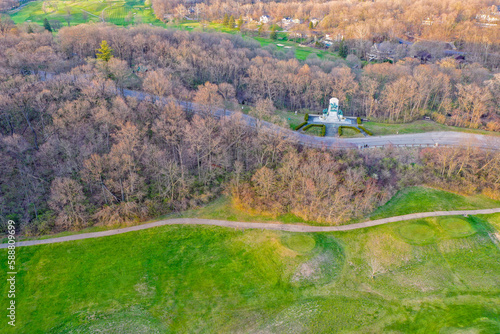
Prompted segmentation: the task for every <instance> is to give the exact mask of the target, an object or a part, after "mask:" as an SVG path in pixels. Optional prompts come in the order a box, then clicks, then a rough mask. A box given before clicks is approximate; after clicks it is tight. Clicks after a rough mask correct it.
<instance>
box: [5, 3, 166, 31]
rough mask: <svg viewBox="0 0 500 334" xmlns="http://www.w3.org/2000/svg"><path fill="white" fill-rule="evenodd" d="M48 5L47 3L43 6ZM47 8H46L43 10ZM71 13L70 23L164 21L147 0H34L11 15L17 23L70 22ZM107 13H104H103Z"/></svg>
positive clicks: (118, 23)
mask: <svg viewBox="0 0 500 334" xmlns="http://www.w3.org/2000/svg"><path fill="white" fill-rule="evenodd" d="M44 4H45V5H44ZM44 8H45V9H44ZM68 13H69V14H70V15H71V19H70V24H71V25H76V24H79V23H85V22H102V18H103V17H104V20H105V21H106V22H110V23H114V24H117V25H128V24H133V23H139V22H141V23H155V24H159V23H161V22H160V21H159V20H157V19H156V17H155V16H154V12H153V9H152V8H151V6H149V7H146V6H145V5H144V1H140V0H137V1H134V0H113V1H74V0H57V1H45V2H44V1H33V2H29V3H28V4H27V5H26V6H24V7H22V8H21V9H20V10H17V11H16V10H15V11H13V12H12V13H11V14H10V17H11V18H12V20H14V22H15V23H22V22H34V23H38V24H43V20H44V19H45V18H47V19H48V20H49V21H50V20H58V21H60V22H61V23H62V25H63V26H65V25H67V21H66V17H67V15H68ZM103 13H104V16H103Z"/></svg>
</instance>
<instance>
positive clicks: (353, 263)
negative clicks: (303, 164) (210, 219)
mask: <svg viewBox="0 0 500 334" xmlns="http://www.w3.org/2000/svg"><path fill="white" fill-rule="evenodd" d="M499 217H500V215H490V216H483V217H481V218H478V217H469V218H463V217H456V218H453V217H451V218H450V217H444V218H443V219H441V218H432V219H420V220H416V221H408V222H403V223H396V224H390V225H386V226H379V227H374V228H369V229H364V230H358V231H351V232H343V233H338V232H337V233H316V234H300V235H297V234H293V233H287V232H280V231H259V230H246V231H241V230H238V231H236V230H233V229H227V228H220V227H208V226H165V227H159V228H154V229H150V230H144V231H140V232H133V233H125V234H121V235H117V236H112V237H105V238H98V239H89V240H82V241H78V242H67V243H62V244H53V245H45V246H31V247H21V248H18V266H19V269H18V271H19V273H18V275H17V286H18V287H22V289H19V291H18V293H17V296H16V302H17V303H18V304H17V305H19V307H18V309H17V321H18V323H17V326H16V328H15V330H13V329H12V328H8V327H10V326H8V325H7V324H6V322H2V323H1V324H0V331H1V332H2V333H14V332H15V333H18V332H26V333H35V332H43V333H64V332H72V333H87V332H105V333H139V332H141V333H144V332H148V333H165V332H166V333H171V332H219V333H220V332H236V331H238V330H241V328H245V330H246V332H250V333H256V332H267V333H283V332H287V333H291V332H293V333H313V332H314V333H316V332H317V333H319V332H325V333H326V332H339V331H355V332H371V333H381V332H391V331H392V332H395V333H419V332H420V333H436V332H441V333H457V332H459V331H463V332H471V333H472V332H481V333H497V332H498V331H500V320H499V319H500V297H499V293H500V282H499V281H498V276H499V275H500V263H499V261H498V257H499V256H500V250H499V248H498V246H496V245H495V243H494V242H493V241H492V239H491V236H490V235H491V231H492V229H493V228H494V226H496V224H497V222H498V221H499ZM450 219H454V220H455V221H454V222H453V221H450ZM457 228H458V230H460V231H461V235H460V236H457V234H456V233H455V230H456V229H457ZM463 231H467V233H464V232H463ZM0 254H2V256H3V257H5V256H6V252H5V250H4V251H2V252H0ZM5 266H6V261H0V268H1V270H3V271H4V272H6V271H7V268H6V267H5ZM1 289H2V291H3V293H2V297H0V298H2V305H5V302H6V300H5V296H6V293H5V292H6V289H7V286H6V283H5V281H4V283H2V288H1Z"/></svg>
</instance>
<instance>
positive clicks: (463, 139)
mask: <svg viewBox="0 0 500 334" xmlns="http://www.w3.org/2000/svg"><path fill="white" fill-rule="evenodd" d="M39 77H40V80H42V81H46V80H51V79H52V78H53V77H54V75H53V74H52V73H47V72H43V71H40V72H39ZM121 93H123V95H124V96H127V97H134V98H137V99H138V100H144V99H147V98H155V99H157V98H158V97H155V96H151V95H150V94H147V93H144V92H141V91H134V90H129V89H124V90H123V91H122V92H120V91H119V90H117V91H116V94H121ZM162 101H164V102H169V101H174V102H175V103H177V104H178V105H180V106H181V107H182V108H183V109H184V110H187V111H192V112H198V111H199V110H200V109H202V108H201V106H199V105H197V104H196V103H192V102H186V101H180V100H169V99H167V98H162ZM235 113H237V112H235V111H232V110H224V109H216V110H214V111H213V114H214V116H216V117H225V116H231V115H233V114H235ZM242 117H243V119H244V120H245V121H246V122H247V124H248V125H249V126H251V127H255V126H257V124H259V125H260V126H263V127H266V128H269V129H270V130H272V131H275V132H276V135H281V136H283V137H286V138H288V139H289V140H291V141H294V142H296V143H299V144H301V145H304V146H308V147H316V148H327V149H332V148H359V149H362V148H373V147H383V146H405V147H412V146H420V147H421V146H424V147H425V146H434V147H436V146H462V147H478V148H483V149H488V150H500V136H487V135H479V134H472V133H466V132H453V131H443V132H425V133H415V134H401V135H389V136H371V137H364V138H335V137H315V136H309V135H306V134H303V133H299V132H296V131H292V130H290V129H284V128H281V127H279V126H277V125H275V124H272V123H269V122H266V121H262V120H257V119H255V118H254V117H252V116H249V115H246V114H242Z"/></svg>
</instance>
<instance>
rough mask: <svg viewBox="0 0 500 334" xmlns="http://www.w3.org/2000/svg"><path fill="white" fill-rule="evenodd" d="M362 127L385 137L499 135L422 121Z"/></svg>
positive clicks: (492, 132) (373, 123) (364, 124)
mask: <svg viewBox="0 0 500 334" xmlns="http://www.w3.org/2000/svg"><path fill="white" fill-rule="evenodd" d="M363 126H364V127H365V128H366V129H368V130H369V131H371V132H372V133H373V135H375V136H386V135H395V134H400V135H401V134H406V133H423V132H431V131H458V132H469V133H477V134H483V135H490V136H491V135H493V136H498V135H500V133H499V132H494V131H486V130H478V129H468V128H459V127H456V126H448V125H444V124H440V123H436V122H433V121H424V120H419V121H414V122H411V123H402V124H388V123H377V122H366V123H363Z"/></svg>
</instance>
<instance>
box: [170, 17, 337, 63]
mask: <svg viewBox="0 0 500 334" xmlns="http://www.w3.org/2000/svg"><path fill="white" fill-rule="evenodd" d="M167 28H170V29H180V30H187V31H204V32H224V33H229V34H239V33H240V31H239V30H237V29H230V28H229V27H225V26H223V25H222V24H220V23H217V22H210V23H202V22H196V21H187V22H183V23H173V24H172V23H171V24H167ZM268 34H269V32H264V33H263V34H262V36H258V34H257V32H256V31H249V32H246V33H245V34H244V36H243V37H244V38H252V39H254V40H256V41H257V42H259V43H260V45H261V46H262V47H265V46H268V45H274V47H276V49H277V50H280V51H282V52H284V53H287V52H289V51H293V52H294V54H295V58H297V59H299V60H305V59H307V57H309V56H310V55H312V54H314V55H316V56H317V57H318V58H322V59H330V60H334V59H340V58H339V56H338V54H337V53H334V52H331V51H329V50H325V49H319V48H313V47H310V46H305V45H301V44H300V43H297V42H295V41H291V40H288V34H287V33H286V32H278V33H277V37H278V38H277V39H276V40H273V39H271V38H269V37H267V35H268ZM278 44H279V45H278Z"/></svg>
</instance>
